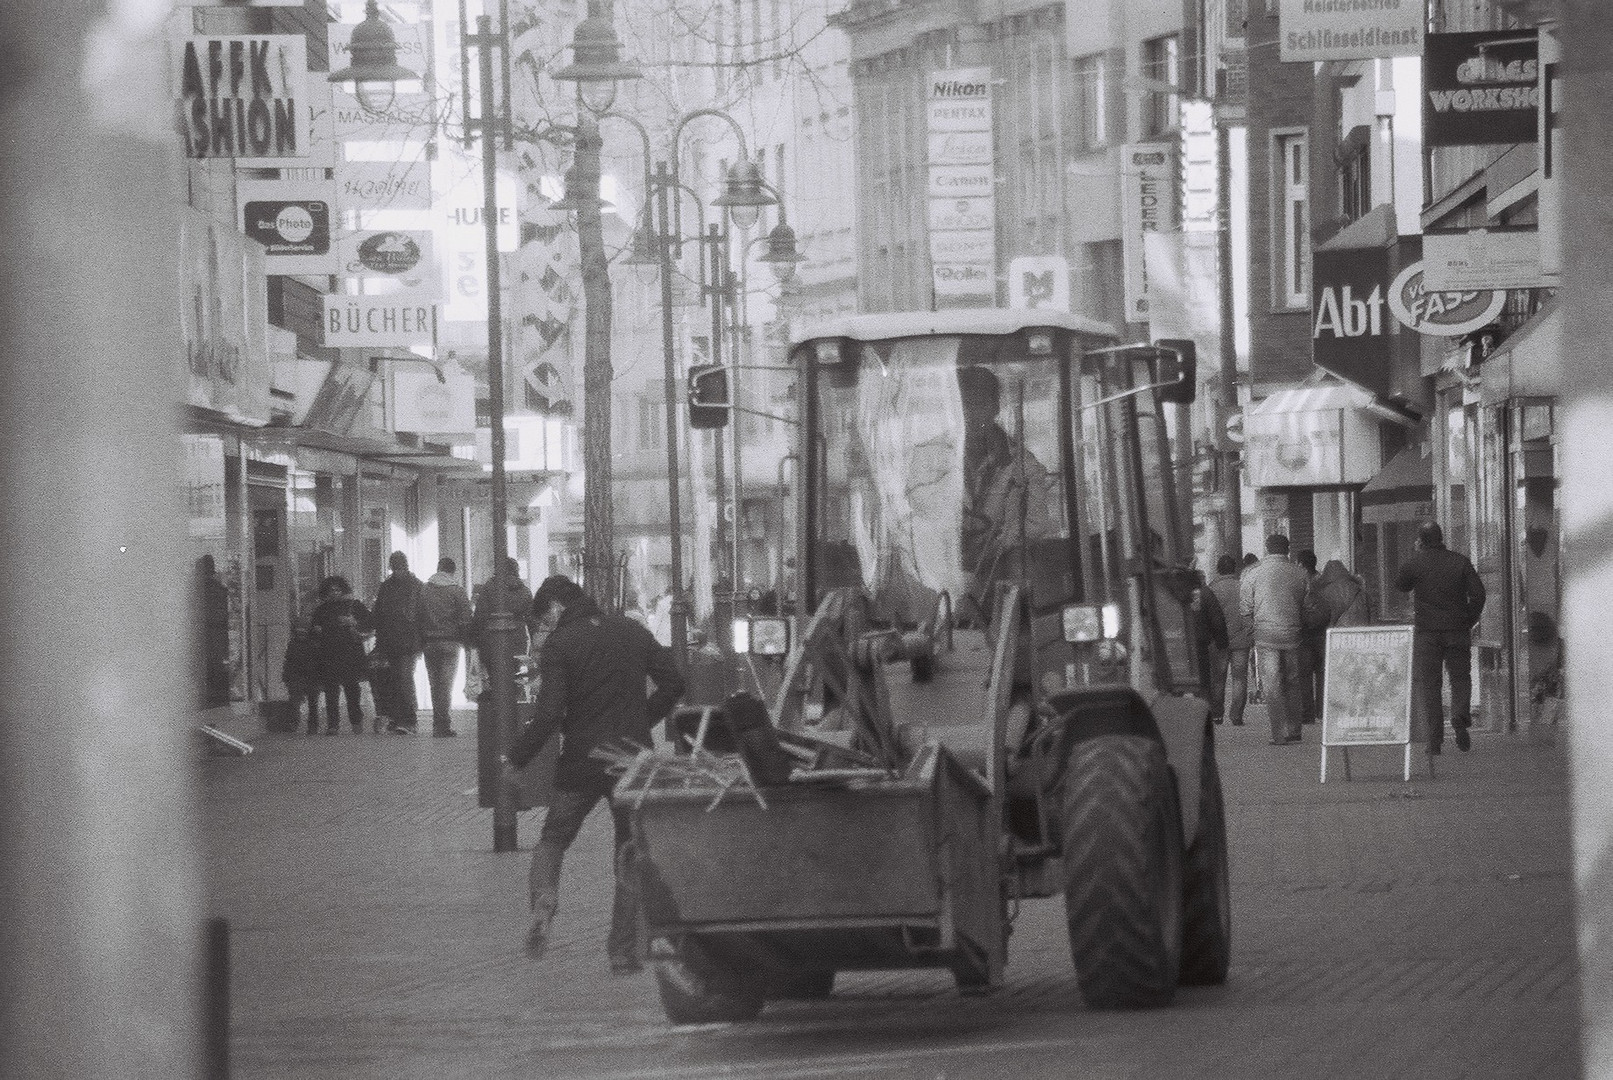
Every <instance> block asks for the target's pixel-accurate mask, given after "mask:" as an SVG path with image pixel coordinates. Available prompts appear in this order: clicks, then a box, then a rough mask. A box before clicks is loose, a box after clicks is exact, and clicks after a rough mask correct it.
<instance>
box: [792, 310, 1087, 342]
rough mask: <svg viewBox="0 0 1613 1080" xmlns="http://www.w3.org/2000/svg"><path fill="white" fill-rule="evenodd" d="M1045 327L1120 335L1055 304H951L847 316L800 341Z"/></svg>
mask: <svg viewBox="0 0 1613 1080" xmlns="http://www.w3.org/2000/svg"><path fill="white" fill-rule="evenodd" d="M1039 326H1045V327H1052V328H1054V329H1058V330H1070V331H1073V332H1076V333H1082V334H1093V335H1096V336H1099V337H1107V338H1113V337H1114V336H1115V328H1114V327H1113V326H1111V325H1109V324H1108V323H1106V322H1099V321H1098V320H1097V319H1089V318H1087V317H1086V316H1085V315H1073V314H1071V313H1070V312H1067V311H1055V310H1053V309H1051V308H949V309H947V310H945V311H891V312H880V313H877V314H872V315H842V316H839V317H837V318H832V319H826V320H824V321H822V322H817V323H811V324H808V325H806V326H803V327H802V328H801V332H800V333H798V334H796V335H794V338H795V342H796V343H797V344H799V343H800V342H803V341H812V340H814V339H815V338H827V337H839V338H851V339H852V340H854V341H889V340H891V339H893V338H907V337H925V336H928V335H932V334H1016V333H1019V332H1020V331H1021V330H1026V329H1029V328H1031V327H1039Z"/></svg>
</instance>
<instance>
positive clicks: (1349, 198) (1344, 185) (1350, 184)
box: [1333, 124, 1372, 223]
mask: <svg viewBox="0 0 1613 1080" xmlns="http://www.w3.org/2000/svg"><path fill="white" fill-rule="evenodd" d="M1333 157H1334V160H1335V161H1337V162H1338V174H1339V216H1340V217H1341V218H1343V219H1344V221H1345V222H1346V223H1348V222H1351V221H1355V220H1357V219H1359V218H1362V217H1365V216H1366V213H1367V211H1368V210H1371V209H1372V139H1371V136H1370V134H1369V129H1368V128H1367V126H1366V125H1365V124H1362V125H1360V126H1358V127H1356V128H1353V129H1351V131H1350V134H1349V135H1347V136H1346V137H1345V138H1344V140H1343V142H1341V143H1340V144H1339V148H1338V149H1337V150H1336V151H1334V154H1333Z"/></svg>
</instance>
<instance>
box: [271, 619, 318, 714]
mask: <svg viewBox="0 0 1613 1080" xmlns="http://www.w3.org/2000/svg"><path fill="white" fill-rule="evenodd" d="M313 629H314V622H313V620H312V619H310V618H309V617H308V616H306V615H300V616H298V617H297V620H296V621H295V622H293V623H292V624H291V640H290V641H288V642H287V643H286V656H285V660H284V662H283V663H281V665H280V681H282V682H284V683H285V684H286V694H287V695H288V696H289V697H290V698H291V712H292V717H291V730H293V731H295V730H297V721H298V719H299V718H301V716H302V706H303V702H305V701H306V702H307V703H308V734H310V735H317V734H319V692H320V689H321V687H320V673H319V643H318V642H316V641H315V640H314V635H313Z"/></svg>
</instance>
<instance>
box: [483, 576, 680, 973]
mask: <svg viewBox="0 0 1613 1080" xmlns="http://www.w3.org/2000/svg"><path fill="white" fill-rule="evenodd" d="M532 618H533V620H535V622H536V623H537V628H536V629H537V631H538V632H540V633H541V632H543V631H544V630H548V631H549V632H548V639H547V640H546V641H545V642H544V644H543V651H542V653H541V654H540V655H539V659H538V666H539V674H540V681H539V683H538V696H537V703H536V705H535V708H534V715H533V718H532V720H531V721H530V722H529V723H528V724H527V725H526V727H525V728H523V729H522V731H521V733H520V735H519V737H517V739H516V740H515V743H514V745H512V746H511V747H510V752H509V754H508V755H507V756H506V758H505V759H504V782H505V783H515V782H516V774H517V773H518V771H519V770H520V769H521V768H523V767H524V766H525V765H526V764H527V762H529V761H531V760H532V758H533V757H534V756H536V755H537V753H538V752H539V751H540V750H542V749H543V745H544V743H546V742H548V741H549V739H550V737H552V736H553V735H555V734H556V733H558V734H559V735H560V737H561V747H560V758H559V762H558V764H557V766H556V769H555V791H554V796H553V800H552V801H551V803H550V804H549V812H548V814H547V815H546V816H545V818H544V821H543V832H542V834H541V835H540V836H539V837H538V843H537V845H536V847H534V848H533V851H532V877H531V883H530V887H531V902H532V911H533V921H532V927H531V929H530V930H529V931H528V932H527V950H528V952H530V953H532V954H534V955H541V954H542V953H543V951H544V949H545V948H546V947H547V945H548V940H549V923H550V921H551V920H552V919H553V918H554V914H555V911H556V909H557V908H558V906H559V886H560V863H561V860H562V859H563V858H564V856H565V853H566V849H567V848H568V847H570V846H571V842H572V841H573V840H575V839H576V838H577V832H578V830H579V829H581V828H582V823H583V819H585V818H586V817H587V816H588V813H589V811H591V810H592V809H593V808H594V805H595V804H596V803H598V802H599V801H600V800H601V799H608V798H609V797H610V791H611V787H612V780H611V777H610V774H609V773H607V772H606V771H605V767H604V764H603V763H602V762H600V761H599V760H597V759H595V758H592V757H590V756H589V755H590V752H591V751H592V750H593V749H594V748H595V747H597V746H601V745H604V744H607V743H620V742H622V741H624V740H625V741H627V742H632V743H637V744H640V745H642V746H646V747H647V746H649V745H650V729H651V728H652V727H653V726H654V725H655V724H656V723H658V722H659V721H661V720H662V719H664V718H665V717H666V715H667V714H668V713H669V712H671V711H672V706H673V705H674V704H675V703H676V702H677V700H678V698H679V697H680V696H682V694H683V689H684V682H683V675H682V674H681V673H680V672H679V671H678V667H677V664H676V662H675V661H674V659H673V654H672V650H671V649H669V648H667V647H666V646H665V645H662V644H661V643H659V642H658V641H656V640H655V638H654V636H653V635H651V633H650V632H649V631H648V630H647V629H645V628H644V627H643V626H641V625H639V624H638V623H636V622H634V621H633V620H632V619H629V618H628V617H627V616H625V615H606V614H604V613H603V612H601V611H600V610H599V607H598V606H597V605H596V604H595V603H594V601H593V600H592V599H591V598H590V597H589V596H588V594H587V593H585V592H583V591H582V588H581V587H580V586H578V585H577V584H576V583H575V582H573V581H572V580H571V579H570V578H567V577H565V576H563V575H559V574H556V575H554V576H552V577H549V578H546V579H544V581H543V584H541V585H539V586H538V591H537V593H536V594H535V595H534V596H533V598H532ZM551 627H552V629H549V628H551ZM646 679H648V680H649V682H652V683H654V684H655V691H654V692H653V693H650V694H648V695H646V693H645V689H646ZM611 816H612V818H613V819H614V822H615V852H616V894H615V899H614V901H613V903H612V905H611V927H610V937H609V941H608V946H607V947H608V951H609V954H610V963H611V970H612V971H613V972H616V973H618V974H628V973H631V972H634V971H638V970H639V968H640V964H641V959H640V957H639V956H638V955H637V951H638V950H637V945H638V942H637V924H638V899H637V896H636V891H635V886H634V883H633V882H632V881H630V880H627V879H626V878H625V876H624V874H623V871H624V869H625V868H624V866H623V864H622V853H623V847H624V846H625V845H626V843H627V841H628V839H629V833H628V816H627V813H626V812H625V811H621V810H617V809H616V808H615V807H611Z"/></svg>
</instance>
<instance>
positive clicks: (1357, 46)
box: [1277, 0, 1423, 63]
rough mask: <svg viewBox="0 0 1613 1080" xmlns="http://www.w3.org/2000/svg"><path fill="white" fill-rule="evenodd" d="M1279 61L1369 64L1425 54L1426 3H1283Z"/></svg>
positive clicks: (1309, 0) (1319, 0)
mask: <svg viewBox="0 0 1613 1080" xmlns="http://www.w3.org/2000/svg"><path fill="white" fill-rule="evenodd" d="M1278 20H1279V21H1278V25H1279V26H1281V28H1282V41H1281V42H1280V43H1279V45H1278V49H1277V56H1278V59H1280V60H1284V61H1290V62H1304V63H1309V62H1311V61H1313V60H1370V59H1372V58H1374V57H1380V56H1416V55H1417V54H1418V53H1420V52H1422V49H1423V0H1282V6H1281V8H1280V9H1279V11H1278Z"/></svg>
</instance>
